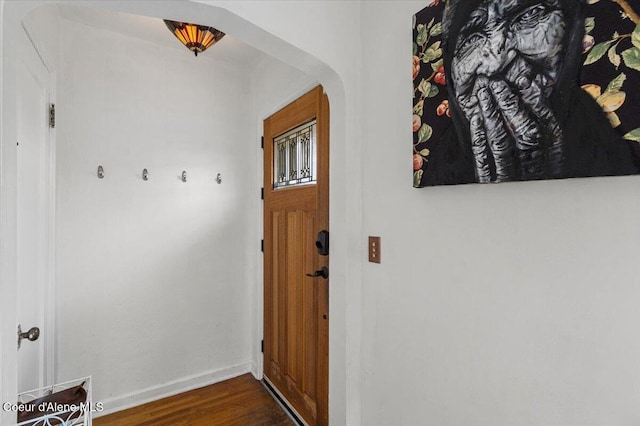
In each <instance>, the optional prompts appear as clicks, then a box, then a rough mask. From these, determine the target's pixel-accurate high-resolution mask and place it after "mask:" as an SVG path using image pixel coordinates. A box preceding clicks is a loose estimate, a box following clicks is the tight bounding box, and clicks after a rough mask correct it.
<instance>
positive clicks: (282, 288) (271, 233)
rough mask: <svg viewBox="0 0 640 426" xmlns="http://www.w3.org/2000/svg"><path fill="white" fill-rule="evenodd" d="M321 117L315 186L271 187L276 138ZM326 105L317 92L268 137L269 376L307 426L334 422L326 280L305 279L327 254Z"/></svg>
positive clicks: (285, 114) (268, 123) (281, 115)
mask: <svg viewBox="0 0 640 426" xmlns="http://www.w3.org/2000/svg"><path fill="white" fill-rule="evenodd" d="M313 119H315V120H316V147H317V148H316V149H317V152H316V155H317V163H318V175H317V182H315V183H313V184H306V185H300V186H293V187H286V188H278V189H274V188H273V140H274V138H276V137H278V136H279V135H282V134H284V133H286V132H287V131H289V130H291V129H294V128H296V127H298V126H300V125H302V124H305V123H308V122H310V121H311V120H313ZM328 129H329V127H328V102H327V98H326V96H325V95H324V94H323V93H322V88H321V87H318V88H316V89H314V90H312V91H311V92H309V93H308V94H306V95H304V96H303V97H302V98H300V99H298V100H297V101H295V102H293V103H292V104H290V105H289V106H287V107H285V108H283V109H282V110H281V111H279V112H278V113H276V114H274V115H273V116H271V117H269V118H268V119H267V120H265V123H264V132H265V133H264V134H265V162H264V166H265V170H264V179H265V185H264V187H265V197H264V224H265V230H264V232H265V234H264V237H265V245H264V246H265V253H264V260H265V261H264V267H265V273H264V277H265V283H264V285H265V289H264V297H265V300H264V306H265V312H264V322H265V324H264V339H265V340H264V363H265V364H264V372H265V373H264V374H265V376H266V377H267V379H268V380H269V381H270V382H271V383H272V385H273V386H274V387H275V388H276V389H277V390H278V391H279V392H280V393H281V394H282V395H283V396H284V397H285V399H286V400H287V401H288V402H289V403H290V404H291V405H292V407H293V408H294V409H295V410H296V411H297V412H298V413H299V414H300V415H301V416H302V417H303V418H304V420H305V421H306V422H307V423H308V424H309V425H326V424H327V419H328V406H327V402H328V356H327V354H328V280H325V279H322V278H318V277H316V278H312V277H307V276H306V274H307V273H313V272H315V271H316V270H318V269H319V268H321V267H322V266H326V267H328V266H329V259H328V256H320V255H319V254H318V252H317V249H316V247H315V241H316V238H317V234H318V232H319V231H321V230H323V229H327V230H328V229H329V228H328V226H329V223H328V216H329V205H328V200H329V197H328V188H329V167H328V166H329V162H328V152H329V147H328V143H329V140H328Z"/></svg>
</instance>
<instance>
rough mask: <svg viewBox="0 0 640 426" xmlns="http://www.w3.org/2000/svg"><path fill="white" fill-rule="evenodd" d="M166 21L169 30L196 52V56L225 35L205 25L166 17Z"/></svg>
mask: <svg viewBox="0 0 640 426" xmlns="http://www.w3.org/2000/svg"><path fill="white" fill-rule="evenodd" d="M164 23H165V24H166V25H167V28H169V31H171V32H172V33H173V35H175V36H176V38H177V39H178V40H180V42H181V43H182V44H184V45H185V46H186V47H187V49H189V50H190V51H192V52H193V53H195V55H196V56H198V53H202V52H204V51H205V50H207V48H209V47H211V46H213V45H214V44H216V43H217V42H218V41H220V39H221V38H222V37H224V33H223V32H222V31H218V30H216V29H215V28H212V27H206V26H204V25H197V24H189V23H186V22H177V21H170V20H168V19H165V20H164Z"/></svg>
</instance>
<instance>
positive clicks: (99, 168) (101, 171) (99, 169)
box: [98, 166, 104, 179]
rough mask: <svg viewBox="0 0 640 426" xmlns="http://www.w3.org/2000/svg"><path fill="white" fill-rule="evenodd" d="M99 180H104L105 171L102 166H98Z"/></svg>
mask: <svg viewBox="0 0 640 426" xmlns="http://www.w3.org/2000/svg"><path fill="white" fill-rule="evenodd" d="M98 178H100V179H102V178H104V169H103V168H102V166H98Z"/></svg>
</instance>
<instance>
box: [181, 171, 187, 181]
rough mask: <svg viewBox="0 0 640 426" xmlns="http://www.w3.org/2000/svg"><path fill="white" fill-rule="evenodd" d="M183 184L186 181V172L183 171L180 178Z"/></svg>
mask: <svg viewBox="0 0 640 426" xmlns="http://www.w3.org/2000/svg"><path fill="white" fill-rule="evenodd" d="M180 179H182V181H183V182H186V181H187V172H186V171H185V170H183V171H182V176H181V177H180Z"/></svg>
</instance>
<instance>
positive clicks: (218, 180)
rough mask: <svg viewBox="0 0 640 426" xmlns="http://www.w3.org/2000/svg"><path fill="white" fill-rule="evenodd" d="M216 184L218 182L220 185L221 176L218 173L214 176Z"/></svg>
mask: <svg viewBox="0 0 640 426" xmlns="http://www.w3.org/2000/svg"><path fill="white" fill-rule="evenodd" d="M216 182H218V184H220V183H222V175H221V174H220V173H218V176H216Z"/></svg>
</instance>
